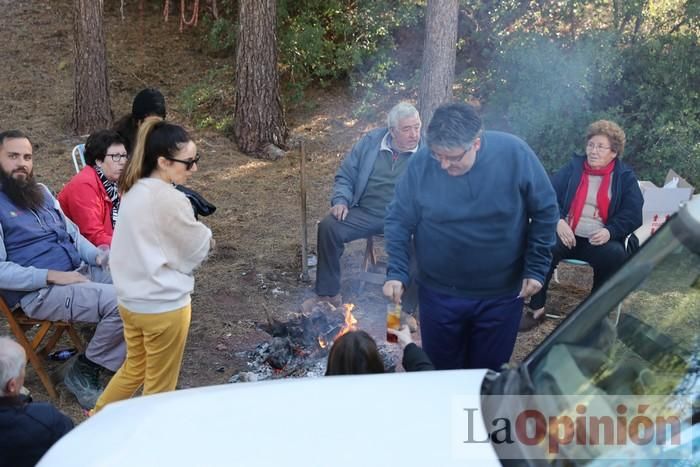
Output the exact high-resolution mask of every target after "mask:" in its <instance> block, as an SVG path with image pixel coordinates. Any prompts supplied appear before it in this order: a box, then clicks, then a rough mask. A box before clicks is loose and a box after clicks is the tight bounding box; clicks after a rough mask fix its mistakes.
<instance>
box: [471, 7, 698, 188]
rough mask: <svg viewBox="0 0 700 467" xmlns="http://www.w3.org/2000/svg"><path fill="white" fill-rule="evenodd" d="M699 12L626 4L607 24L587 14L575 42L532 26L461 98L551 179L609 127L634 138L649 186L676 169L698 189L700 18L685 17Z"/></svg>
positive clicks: (630, 153)
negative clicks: (589, 134) (596, 132)
mask: <svg viewBox="0 0 700 467" xmlns="http://www.w3.org/2000/svg"><path fill="white" fill-rule="evenodd" d="M581 3H588V4H589V6H590V5H592V4H593V3H595V2H581ZM597 3H607V4H608V6H609V7H610V6H611V5H610V4H611V2H597ZM618 3H619V2H618ZM689 5H690V2H687V3H684V2H682V1H680V0H665V1H664V0H662V1H658V2H654V1H639V2H623V3H619V4H618V6H619V8H618V10H615V11H611V13H613V14H611V15H609V16H608V17H607V18H608V19H607V20H605V19H603V18H605V15H604V13H605V12H604V11H603V12H602V13H601V11H600V10H595V11H594V10H592V9H590V8H583V9H581V10H580V11H579V12H578V13H576V12H574V13H575V15H574V16H575V21H576V22H577V24H578V25H579V26H581V25H585V26H586V27H585V28H582V29H578V30H577V31H573V32H572V30H569V33H567V34H562V33H561V31H562V30H563V29H566V28H563V29H562V28H561V27H559V28H557V27H554V24H553V23H552V24H550V25H549V27H548V28H544V27H535V26H534V25H537V22H528V21H525V20H523V21H522V22H521V23H520V24H521V26H522V25H528V26H527V27H524V28H523V29H524V30H523V29H521V30H516V31H515V32H511V33H509V34H508V37H505V38H502V42H501V47H500V50H499V52H498V54H497V55H496V56H495V58H494V59H493V61H491V62H488V63H487V64H486V65H485V66H482V67H481V68H480V69H477V70H473V69H472V70H468V72H467V73H465V74H464V75H463V76H462V78H461V80H460V82H459V84H460V86H461V88H462V89H461V92H462V93H463V94H464V96H463V97H468V96H473V95H476V96H477V97H478V98H479V99H480V100H481V102H483V103H484V117H485V122H486V124H487V126H489V127H490V128H498V129H505V130H508V131H512V132H514V133H516V134H518V135H519V136H521V137H523V138H524V139H525V140H527V141H528V142H529V143H530V144H531V146H532V147H533V148H534V149H535V151H536V152H537V153H538V155H539V156H540V157H541V158H542V160H543V162H544V164H545V166H546V167H547V168H548V169H549V170H554V169H556V168H558V167H559V166H561V165H562V164H563V162H564V161H565V160H566V159H568V157H569V156H570V154H571V152H573V151H576V152H578V153H582V152H583V142H582V138H583V136H584V132H585V129H586V126H587V125H588V124H589V123H590V122H592V121H595V120H597V119H600V118H607V119H610V120H613V121H616V122H617V123H618V124H620V125H621V126H622V128H623V129H625V132H626V134H627V147H626V150H625V154H624V156H623V157H624V158H625V160H626V161H627V162H629V163H630V164H631V165H632V166H633V167H634V168H635V169H636V170H637V172H638V175H639V177H640V178H643V179H652V180H653V181H655V182H656V183H660V182H661V181H662V180H663V177H664V175H665V173H666V172H667V170H668V169H669V168H674V169H676V170H677V171H678V172H679V173H680V174H682V175H683V176H684V177H686V178H687V179H689V180H690V181H691V182H692V183H694V184H695V185H697V184H698V183H699V182H700V110H698V109H700V91H699V90H698V85H697V83H698V82H700V54H698V52H697V50H698V45H699V44H698V42H699V41H698V31H697V29H695V28H694V24H695V23H694V21H696V18H694V17H692V16H683V12H686V11H689V8H690V7H689ZM635 8H636V9H635ZM674 12H675V13H674ZM528 14H529V15H532V11H530V12H529V13H528ZM526 16H527V15H526ZM550 17H551V15H550ZM561 21H563V22H562V23H561V24H562V25H565V24H567V22H566V21H564V20H561ZM567 21H568V20H567Z"/></svg>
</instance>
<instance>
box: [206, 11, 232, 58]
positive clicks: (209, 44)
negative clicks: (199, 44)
mask: <svg viewBox="0 0 700 467" xmlns="http://www.w3.org/2000/svg"><path fill="white" fill-rule="evenodd" d="M202 22H203V23H204V24H203V25H202V28H203V29H204V30H205V31H207V33H206V37H205V44H206V49H207V51H208V52H209V54H211V55H214V56H227V55H231V54H233V53H235V51H236V33H237V31H238V25H237V24H236V23H234V22H233V21H231V20H229V19H227V18H224V17H219V18H218V19H211V18H210V17H209V16H206V17H205V18H204V20H203V21H202Z"/></svg>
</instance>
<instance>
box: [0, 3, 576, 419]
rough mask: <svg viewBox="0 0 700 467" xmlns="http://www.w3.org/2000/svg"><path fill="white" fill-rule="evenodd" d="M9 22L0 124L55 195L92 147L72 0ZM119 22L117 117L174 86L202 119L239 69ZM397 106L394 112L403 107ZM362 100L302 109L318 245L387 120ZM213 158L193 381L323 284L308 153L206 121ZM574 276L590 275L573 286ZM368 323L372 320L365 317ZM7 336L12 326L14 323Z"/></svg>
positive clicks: (157, 23) (113, 74)
mask: <svg viewBox="0 0 700 467" xmlns="http://www.w3.org/2000/svg"><path fill="white" fill-rule="evenodd" d="M0 3H1V4H3V13H4V14H3V15H1V17H0V25H1V28H2V30H3V32H4V37H5V40H4V41H3V46H2V47H1V48H0V62H2V63H3V73H2V74H0V90H2V92H1V94H0V95H1V96H2V98H1V99H2V100H1V101H0V110H1V112H0V128H2V129H10V128H19V129H22V130H24V131H26V132H27V133H28V134H29V135H30V136H31V138H32V140H33V142H34V148H35V173H36V176H37V178H38V179H39V180H40V181H42V182H44V183H46V184H47V185H48V186H49V187H50V188H51V189H53V190H54V191H55V192H58V191H60V189H61V187H62V186H63V184H64V183H66V182H67V181H68V180H69V178H70V177H71V176H72V175H73V168H72V164H71V162H70V150H71V148H72V147H73V145H75V144H77V143H79V142H83V141H84V138H83V137H77V136H71V131H70V129H69V128H70V117H71V102H72V86H73V84H72V61H73V51H72V26H71V20H70V18H71V15H72V10H71V3H72V2H70V1H69V0H52V1H51V2H46V1H30V0H16V1H12V2H10V1H0ZM106 3H107V4H108V5H107V11H106V30H107V43H108V59H109V64H110V67H109V73H110V91H111V97H112V105H113V109H114V110H115V116H120V115H121V114H123V113H126V112H127V111H128V110H129V109H130V102H131V99H132V97H133V96H134V94H135V93H136V92H137V91H138V90H139V89H141V88H143V87H146V86H154V87H158V88H160V89H161V90H162V91H163V92H164V94H165V96H166V99H167V101H168V103H169V109H168V111H169V118H170V119H171V120H173V121H175V122H178V123H181V124H183V125H185V126H189V124H190V122H188V121H187V119H186V118H185V117H184V116H183V113H182V112H181V111H180V109H178V104H177V99H176V96H178V94H179V93H180V92H181V91H182V90H183V89H184V88H185V87H186V86H187V85H189V84H192V83H195V82H197V81H198V80H200V79H202V77H203V76H204V75H205V73H206V72H207V71H208V70H211V69H216V68H217V67H223V66H226V65H229V66H230V65H231V64H230V63H229V61H227V60H223V59H213V58H210V57H206V56H204V55H203V54H201V53H200V52H199V51H198V45H197V44H196V43H195V41H194V39H193V37H192V35H191V34H187V33H185V34H182V35H181V34H178V32H177V24H176V22H175V21H174V18H171V21H170V22H169V23H163V22H162V20H161V18H160V16H159V15H158V14H157V12H150V13H148V14H147V15H146V16H145V17H144V18H143V23H139V21H138V20H137V12H136V11H135V7H133V6H132V7H130V8H127V11H126V14H127V19H126V21H122V20H121V19H120V18H119V14H118V10H117V9H116V7H115V5H112V3H115V4H118V2H106ZM392 104H393V102H388V103H387V104H386V107H389V106H390V105H392ZM352 106H353V102H352V98H351V97H350V96H349V95H348V94H347V93H346V92H345V91H344V90H339V89H333V90H325V91H311V92H309V95H308V96H307V99H306V100H305V102H304V103H303V104H301V105H298V106H297V107H292V108H288V109H287V110H288V115H287V117H288V124H289V127H290V130H291V135H292V141H300V140H303V141H305V144H306V153H307V159H306V161H307V168H308V225H307V227H308V232H309V237H310V243H309V244H310V245H311V250H312V251H313V250H314V249H315V248H314V247H313V245H314V244H315V223H316V220H318V219H320V218H321V217H322V216H323V215H324V213H325V211H326V209H327V199H328V194H329V191H330V189H331V187H332V180H333V173H334V172H335V170H336V168H337V166H338V164H339V162H340V160H341V159H342V157H343V155H344V153H345V151H346V150H347V149H348V148H349V147H350V146H351V144H352V142H353V141H354V140H356V139H357V138H358V136H359V135H361V133H362V132H363V131H365V130H366V129H368V128H371V127H372V126H373V125H374V124H377V123H378V122H380V121H381V117H382V116H383V113H382V112H383V110H382V109H378V113H377V120H376V121H375V122H364V121H356V120H353V119H352V117H351V109H352ZM193 134H194V136H195V139H196V143H197V145H198V148H199V151H200V153H201V155H202V163H201V164H200V165H199V172H198V173H197V174H196V175H195V177H193V181H192V186H193V187H194V188H195V189H197V190H200V191H201V192H202V193H203V194H205V195H206V197H207V198H208V199H209V200H210V201H212V202H213V203H214V204H215V205H216V206H217V207H218V210H217V212H216V213H215V214H214V215H213V216H211V217H210V218H207V219H204V221H205V222H206V223H207V224H208V225H210V226H211V228H212V230H213V232H214V236H215V237H216V239H217V242H218V243H217V249H216V251H215V252H214V254H213V255H212V256H211V257H210V259H209V260H208V261H207V262H206V264H204V266H202V268H201V269H200V270H199V271H198V272H197V277H196V279H197V284H196V290H195V293H194V296H193V319H192V326H191V330H190V336H189V340H188V344H187V348H186V351H185V359H184V364H183V368H182V373H181V378H180V387H182V388H188V387H196V386H204V385H211V384H220V383H225V382H227V381H228V379H229V378H230V376H231V375H232V374H234V373H236V372H237V371H239V370H241V369H244V368H245V362H244V361H241V360H240V359H237V358H236V357H235V356H234V354H235V352H237V351H240V350H248V349H250V348H252V347H253V346H254V345H256V344H257V343H258V342H260V341H261V340H263V339H266V337H267V336H266V335H265V334H264V333H262V332H261V331H258V330H257V329H256V326H255V323H257V322H260V321H263V320H265V319H266V316H268V315H269V316H274V317H277V318H280V319H284V318H285V316H286V315H288V313H290V312H294V311H296V310H297V309H298V306H299V304H300V303H301V301H302V300H303V299H304V298H305V297H307V296H309V295H310V294H311V288H310V284H306V283H302V282H300V281H299V280H298V275H299V270H300V264H301V261H300V251H301V250H300V243H301V240H300V239H301V235H300V232H301V226H300V202H299V163H300V157H299V154H298V152H296V151H294V152H290V153H289V154H288V156H287V157H285V158H284V159H282V160H280V161H278V162H274V163H273V162H265V161H260V160H256V159H251V158H249V157H247V156H244V155H242V154H240V153H239V152H237V150H236V147H235V144H233V143H232V142H231V141H230V140H229V139H228V138H227V137H225V136H223V135H221V134H218V133H214V132H209V131H196V130H193ZM355 243H357V244H354V245H351V247H350V248H349V250H348V254H346V255H345V257H344V264H345V266H347V268H346V274H345V279H346V280H345V281H344V284H343V290H342V292H343V296H344V298H345V300H346V301H348V302H350V301H352V302H355V303H357V305H358V307H357V313H356V314H357V316H358V318H359V320H360V326H362V327H365V328H368V329H369V330H370V332H371V333H372V334H374V335H375V337H376V338H383V335H384V333H383V329H382V325H381V323H382V321H383V313H384V311H383V310H384V303H385V302H384V299H383V298H382V297H381V293H380V290H379V288H378V287H376V286H371V285H370V286H368V287H367V289H366V291H365V293H364V294H363V296H362V297H357V296H356V293H355V290H356V286H357V280H356V278H355V277H354V274H353V273H354V272H356V271H357V268H358V265H359V263H360V260H361V255H362V249H363V247H364V245H362V242H355ZM561 276H562V279H563V280H562V282H563V283H564V284H567V283H568V284H569V285H568V286H563V287H557V286H554V287H553V290H552V293H551V299H550V310H551V311H553V312H556V311H568V310H570V309H571V308H573V307H574V306H575V305H576V304H577V303H578V301H579V300H580V299H581V297H582V296H583V294H585V287H587V286H588V285H589V284H590V277H589V276H590V274H589V273H588V271H583V272H582V271H580V270H577V271H570V270H568V269H565V270H564V272H563V273H562V274H561ZM572 283H578V285H577V286H576V287H573V288H572V287H571V284H572ZM363 323H364V324H363ZM554 325H555V323H554V322H550V323H547V324H545V325H543V326H541V327H540V328H538V329H537V330H535V331H532V332H529V333H526V334H522V335H521V336H520V338H519V339H518V343H517V348H516V351H515V354H514V357H513V358H514V360H515V361H519V360H521V359H522V358H524V356H525V355H527V353H528V352H529V350H531V349H532V348H533V347H534V346H535V345H536V344H537V343H538V342H540V341H541V340H542V339H543V338H544V336H546V335H547V334H548V333H549V332H551V329H552V328H553V327H554ZM0 332H7V328H6V326H5V323H4V322H2V323H0ZM26 384H27V387H28V388H29V389H30V390H31V391H32V392H33V394H34V397H35V398H36V399H39V400H42V399H45V398H46V394H45V391H44V389H43V387H42V386H41V384H40V383H39V381H38V379H37V378H36V377H35V375H34V373H33V371H29V372H28V379H27V383H26ZM59 389H60V391H61V400H60V401H59V402H58V405H59V407H60V408H61V409H62V410H64V411H66V412H67V413H69V414H70V415H71V416H72V417H73V418H74V420H76V421H80V420H82V418H83V417H82V414H81V413H80V410H79V409H78V406H77V403H76V401H75V400H74V399H73V397H72V396H71V395H70V394H68V393H67V392H66V391H65V389H63V388H61V387H59Z"/></svg>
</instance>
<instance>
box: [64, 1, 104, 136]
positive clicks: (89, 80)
mask: <svg viewBox="0 0 700 467" xmlns="http://www.w3.org/2000/svg"><path fill="white" fill-rule="evenodd" d="M102 5H103V0H74V3H73V41H74V49H73V50H74V52H75V68H74V75H75V76H74V83H75V91H74V95H73V122H72V124H73V130H74V131H75V132H76V133H77V134H80V135H83V134H88V133H91V132H93V131H95V130H99V129H102V128H109V127H110V126H111V125H112V106H111V103H110V99H109V80H108V79H107V51H106V48H105V35H104V26H103V20H102V11H103V10H102Z"/></svg>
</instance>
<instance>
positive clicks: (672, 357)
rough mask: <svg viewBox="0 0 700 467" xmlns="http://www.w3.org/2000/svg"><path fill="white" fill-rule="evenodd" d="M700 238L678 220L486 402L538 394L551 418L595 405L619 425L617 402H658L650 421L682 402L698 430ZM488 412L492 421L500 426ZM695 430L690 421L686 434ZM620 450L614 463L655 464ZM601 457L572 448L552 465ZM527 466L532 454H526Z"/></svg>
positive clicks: (696, 226)
mask: <svg viewBox="0 0 700 467" xmlns="http://www.w3.org/2000/svg"><path fill="white" fill-rule="evenodd" d="M699 230H700V223H698V220H697V219H695V218H694V217H693V216H691V215H689V214H688V213H687V212H686V213H685V215H684V216H680V215H677V216H674V217H673V218H672V219H671V220H670V221H668V222H667V223H666V225H665V226H664V227H663V228H662V229H660V230H659V231H658V232H657V233H656V234H655V235H654V237H652V238H651V239H650V240H649V241H648V242H647V244H645V245H644V247H643V248H642V249H641V250H640V251H639V252H638V253H637V254H636V255H634V256H633V257H632V258H630V260H629V261H627V262H626V263H625V265H624V266H623V267H622V268H621V269H620V270H619V271H618V272H617V273H616V274H615V275H614V276H613V277H612V278H611V279H610V280H608V281H607V282H606V283H605V284H604V285H603V286H601V287H600V288H599V289H598V290H597V291H596V292H595V293H593V294H592V295H591V296H590V297H589V298H588V299H586V300H585V301H584V302H583V303H582V304H581V305H579V307H577V309H576V310H575V311H574V312H572V313H571V314H570V316H569V317H568V318H567V319H566V320H565V321H564V322H563V323H562V324H561V325H560V326H559V327H557V328H556V329H555V330H554V331H553V332H552V334H550V335H549V336H548V337H547V338H546V339H545V340H544V341H543V342H542V344H541V345H540V346H539V347H538V348H537V349H535V351H534V352H533V353H532V354H531V355H530V356H528V357H527V358H526V360H525V361H524V362H523V364H522V365H521V366H520V367H518V368H517V369H515V370H507V371H504V372H502V373H501V374H500V375H498V376H497V377H495V378H494V380H493V382H490V383H489V384H487V385H485V387H484V391H483V392H482V395H483V396H496V395H509V394H510V395H515V394H520V395H521V396H520V398H521V399H523V397H522V395H524V394H532V395H533V396H528V397H531V399H530V403H531V404H534V406H535V407H537V408H538V409H542V412H543V413H550V414H554V415H555V416H559V415H560V414H566V413H569V414H571V413H572V410H573V408H574V407H576V406H577V404H581V403H583V404H585V405H586V406H587V407H592V405H590V404H592V403H593V402H592V401H595V403H596V404H598V405H597V406H596V410H597V413H598V414H600V413H603V414H609V415H610V416H612V417H613V418H614V417H615V416H616V415H617V412H616V410H619V407H620V406H619V405H618V404H619V402H618V401H624V403H625V404H628V405H631V404H632V403H634V404H637V401H640V400H642V399H644V398H655V399H654V400H655V401H659V402H658V407H660V409H659V411H657V412H655V414H651V413H650V414H649V415H650V416H651V417H654V416H664V414H667V413H670V412H669V411H668V408H669V407H670V406H671V405H672V404H673V403H676V402H677V401H678V400H679V399H682V400H683V401H684V402H683V403H684V404H685V405H684V406H685V407H686V408H687V407H691V408H690V409H689V410H686V411H685V412H683V413H684V414H689V413H690V411H691V410H692V420H696V418H697V412H698V410H697V409H698V407H700V396H699V395H698V394H699V393H700V377H699V376H700V336H699V333H698V330H699V329H700V232H699ZM552 396H556V397H552ZM676 396H680V397H676ZM501 399H503V398H501ZM496 400H500V399H498V398H496ZM562 401H564V402H563V403H562ZM525 403H526V402H525ZM500 405H502V404H500ZM531 406H532V405H530V407H531ZM655 407H656V406H655ZM664 410H666V412H664ZM484 411H485V414H486V416H487V418H486V419H487V420H489V419H490V418H493V417H495V415H493V414H492V413H487V409H486V408H485V409H484ZM567 411H568V412H567ZM579 413H581V412H579ZM574 416H575V414H574ZM589 416H590V413H589ZM630 418H631V417H630ZM652 419H653V418H652ZM690 420H691V416H690V415H688V416H687V417H686V418H685V420H684V423H686V425H684V426H687V424H688V423H692V422H691V421H690ZM577 423H578V422H577ZM550 429H551V427H550ZM617 444H618V447H617V448H614V447H613V448H614V449H617V450H618V455H619V453H621V452H624V454H623V455H624V456H628V455H630V456H631V457H634V456H641V458H643V459H649V458H651V457H653V455H656V454H649V452H650V451H648V450H647V449H653V447H651V448H647V447H640V446H634V449H632V450H631V452H632V453H633V454H630V453H628V452H626V451H623V450H622V447H621V446H619V443H617ZM494 447H495V448H496V450H497V451H498V452H499V455H503V453H504V452H506V451H504V448H505V446H503V445H501V446H498V445H496V446H494ZM604 449H607V447H606V448H602V447H600V446H591V445H590V444H589V445H586V446H580V445H577V443H569V445H567V446H562V447H561V450H560V451H558V454H557V455H556V456H550V457H549V459H550V461H553V462H555V463H556V461H555V459H557V458H558V459H559V460H561V459H562V458H567V459H568V461H567V462H570V463H571V465H585V464H589V463H591V462H592V461H593V463H594V464H595V463H596V462H598V460H600V459H601V457H600V456H603V457H604V456H607V455H608V454H603V452H604ZM625 449H626V448H625ZM608 452H610V451H608ZM685 452H687V451H685ZM506 455H512V454H510V453H506ZM684 455H685V454H684ZM528 456H533V454H532V452H530V453H527V454H524V457H525V458H529V457H528ZM535 456H536V454H535ZM545 457H547V456H545ZM511 458H512V457H511ZM628 459H629V457H628Z"/></svg>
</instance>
